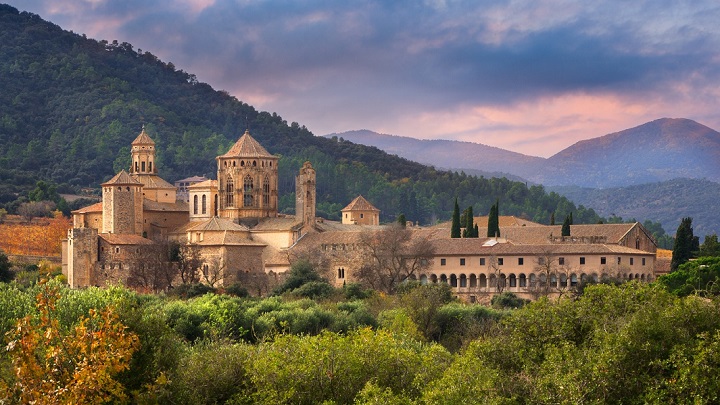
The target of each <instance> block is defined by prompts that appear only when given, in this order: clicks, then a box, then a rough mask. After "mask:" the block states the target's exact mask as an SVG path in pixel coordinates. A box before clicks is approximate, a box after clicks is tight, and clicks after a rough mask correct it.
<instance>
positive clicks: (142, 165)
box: [140, 162, 145, 172]
mask: <svg viewBox="0 0 720 405" xmlns="http://www.w3.org/2000/svg"><path fill="white" fill-rule="evenodd" d="M140 169H141V170H142V171H143V172H144V171H145V162H140Z"/></svg>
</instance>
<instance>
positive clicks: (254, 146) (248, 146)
mask: <svg viewBox="0 0 720 405" xmlns="http://www.w3.org/2000/svg"><path fill="white" fill-rule="evenodd" d="M220 157H271V158H275V156H273V155H271V154H270V153H268V151H267V150H265V148H263V147H262V145H260V143H259V142H258V141H256V140H255V138H253V137H252V136H250V131H245V133H244V134H243V136H241V137H240V139H238V141H237V142H235V144H234V145H233V146H232V147H231V148H230V150H229V151H228V152H227V153H226V154H224V155H222V156H220Z"/></svg>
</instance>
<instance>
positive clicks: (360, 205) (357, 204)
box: [340, 195, 380, 212]
mask: <svg viewBox="0 0 720 405" xmlns="http://www.w3.org/2000/svg"><path fill="white" fill-rule="evenodd" d="M340 211H341V212H345V211H380V210H379V209H377V208H375V207H374V206H373V205H372V204H370V202H368V200H366V199H365V198H364V197H363V196H361V195H359V196H357V197H356V198H355V199H354V200H352V202H351V203H350V204H348V206H347V207H345V208H343V209H342V210H340Z"/></svg>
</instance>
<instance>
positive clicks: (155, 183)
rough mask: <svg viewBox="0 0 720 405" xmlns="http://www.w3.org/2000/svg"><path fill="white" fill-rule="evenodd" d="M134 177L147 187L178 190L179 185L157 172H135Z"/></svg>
mask: <svg viewBox="0 0 720 405" xmlns="http://www.w3.org/2000/svg"><path fill="white" fill-rule="evenodd" d="M132 177H133V178H134V179H135V180H137V181H139V182H140V183H142V184H143V185H145V189H146V190H147V189H172V190H177V187H175V186H174V185H172V184H170V183H168V182H167V181H165V180H163V178H162V177H160V176H158V175H157V174H145V173H142V174H138V173H135V174H133V175H132Z"/></svg>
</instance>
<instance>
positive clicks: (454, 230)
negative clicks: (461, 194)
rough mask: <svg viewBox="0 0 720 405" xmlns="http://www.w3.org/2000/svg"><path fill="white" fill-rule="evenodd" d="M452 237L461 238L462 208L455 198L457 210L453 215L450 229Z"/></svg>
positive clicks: (455, 209)
mask: <svg viewBox="0 0 720 405" xmlns="http://www.w3.org/2000/svg"><path fill="white" fill-rule="evenodd" d="M450 237H451V238H459V237H460V207H459V206H458V201H457V197H455V208H454V209H453V215H452V227H451V228H450Z"/></svg>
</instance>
